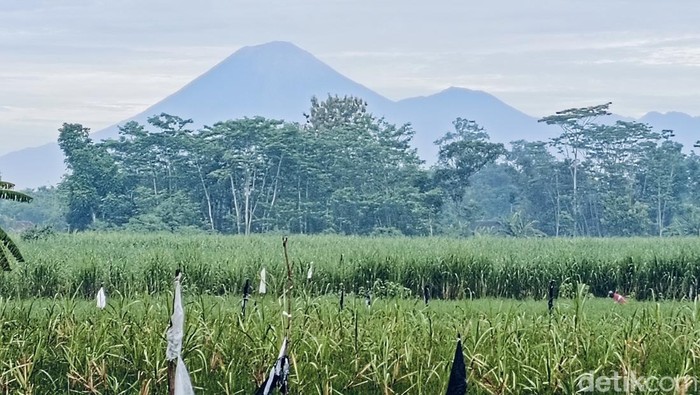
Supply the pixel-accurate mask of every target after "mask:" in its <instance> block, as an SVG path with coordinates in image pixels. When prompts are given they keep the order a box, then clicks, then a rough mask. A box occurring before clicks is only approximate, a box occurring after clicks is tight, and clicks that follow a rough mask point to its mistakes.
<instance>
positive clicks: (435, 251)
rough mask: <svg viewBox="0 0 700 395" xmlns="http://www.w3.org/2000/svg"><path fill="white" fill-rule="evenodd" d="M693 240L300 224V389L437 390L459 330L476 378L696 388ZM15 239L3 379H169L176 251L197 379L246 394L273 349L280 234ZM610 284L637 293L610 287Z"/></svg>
mask: <svg viewBox="0 0 700 395" xmlns="http://www.w3.org/2000/svg"><path fill="white" fill-rule="evenodd" d="M698 244H699V243H698V240H697V239H692V238H686V239H611V240H594V239H576V240H573V239H537V240H515V239H497V238H471V239H467V240H459V239H443V238H435V239H428V238H359V237H340V236H294V237H291V238H290V239H289V255H290V258H291V259H292V262H293V267H294V284H295V286H294V298H293V309H292V316H293V326H292V331H291V341H292V345H291V353H290V357H291V360H292V374H291V388H292V393H295V394H297V393H298V394H417V395H423V394H426V395H427V394H441V393H444V392H445V389H446V386H447V379H448V376H449V368H450V363H451V361H452V357H453V355H454V347H455V338H456V335H457V334H458V333H459V334H461V336H462V339H463V344H464V355H465V360H466V364H467V368H468V379H469V392H468V393H469V394H522V393H533V394H570V393H576V391H577V390H579V389H580V379H581V377H583V376H582V375H585V374H587V373H594V374H596V375H603V376H614V375H618V376H620V377H651V376H654V377H669V378H672V379H673V380H674V382H675V383H676V384H677V388H676V389H675V391H676V393H694V392H696V390H697V389H698V387H697V386H696V385H695V382H694V379H693V378H694V377H696V376H697V375H698V373H697V372H698V369H699V368H700V340H699V339H700V325H699V324H700V302H698V299H697V282H696V278H697V277H698V275H700V269H698V266H700V265H698V263H700V246H699V245H698ZM20 247H21V248H22V250H23V252H24V254H25V257H26V258H27V262H26V263H24V264H15V265H14V270H13V271H12V272H9V273H3V274H2V275H0V295H2V297H1V298H0V364H2V365H1V366H2V368H1V369H0V393H3V394H48V393H50V394H64V393H65V394H68V393H86V394H135V393H138V394H163V393H165V391H166V384H167V380H166V365H167V362H166V361H165V348H166V340H165V330H166V328H167V326H168V321H169V316H170V313H171V309H172V306H171V301H172V278H173V273H174V270H175V269H176V268H182V269H183V271H184V273H185V274H184V280H183V293H184V294H183V296H184V302H185V309H186V331H185V340H184V345H183V358H184V360H185V362H186V364H187V366H188V369H189V370H190V374H191V377H192V381H193V384H194V385H195V387H196V391H197V393H202V394H250V393H252V392H253V390H254V388H255V387H256V385H257V384H259V383H260V382H261V380H263V377H264V375H265V374H266V372H267V370H268V369H269V367H270V365H271V364H272V363H273V362H274V359H275V358H276V356H277V352H278V348H279V346H280V342H281V339H282V337H283V335H284V327H285V324H284V323H285V321H284V318H283V315H282V311H283V300H282V299H280V295H281V294H282V289H283V286H284V282H285V280H286V277H285V276H286V268H285V266H284V265H285V264H284V258H283V250H282V246H281V237H278V236H255V237H226V236H206V235H196V236H187V237H186V236H176V235H158V234H156V235H129V234H78V235H58V236H56V237H54V238H50V239H47V240H43V241H37V242H31V243H22V244H21V245H20ZM310 266H313V277H312V279H311V280H307V279H306V274H307V269H308V268H309V267H310ZM262 267H265V268H266V271H267V273H268V274H267V279H268V293H267V294H266V295H258V294H256V293H255V292H254V293H253V295H252V297H251V299H250V301H249V302H248V308H247V314H246V315H245V316H242V314H241V300H242V294H241V290H242V288H243V283H244V282H245V281H246V279H249V280H251V282H252V284H253V285H254V287H253V288H254V289H257V287H256V285H257V281H258V279H259V277H258V276H259V271H260V269H261V268H262ZM550 279H553V280H555V283H556V285H557V288H558V291H559V297H558V299H557V300H556V301H555V308H554V310H553V312H552V313H551V314H550V313H549V312H548V310H547V303H546V301H545V300H543V297H544V296H545V295H546V292H547V284H548V282H549V280H550ZM102 283H104V286H105V289H106V290H107V294H108V306H107V308H106V309H105V310H98V309H97V308H96V306H95V302H94V296H95V293H96V292H97V289H98V288H99V286H100V284H102ZM424 286H427V287H428V289H429V290H430V296H431V299H430V302H429V304H428V305H426V304H425V303H424V302H423V300H422V290H423V287H424ZM341 289H342V290H344V291H345V292H346V298H345V305H344V308H343V309H342V310H341V309H340V306H339V292H340V290H341ZM609 289H617V290H618V291H620V292H622V293H624V294H626V295H631V296H632V297H631V298H630V302H629V303H628V304H626V305H617V304H615V303H613V301H612V300H611V299H609V298H604V297H603V296H605V294H606V293H607V291H608V290H609ZM368 290H369V291H371V292H370V294H371V295H372V305H371V306H370V307H367V306H366V305H365V295H366V293H367V292H368Z"/></svg>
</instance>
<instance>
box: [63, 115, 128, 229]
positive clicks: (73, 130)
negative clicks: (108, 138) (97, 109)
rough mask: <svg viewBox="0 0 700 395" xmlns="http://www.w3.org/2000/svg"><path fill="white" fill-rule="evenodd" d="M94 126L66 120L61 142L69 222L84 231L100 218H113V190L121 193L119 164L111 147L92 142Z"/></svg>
mask: <svg viewBox="0 0 700 395" xmlns="http://www.w3.org/2000/svg"><path fill="white" fill-rule="evenodd" d="M89 132H90V129H88V128H85V127H83V126H82V125H80V124H68V123H64V124H63V126H62V127H61V128H60V129H59V137H58V145H59V147H61V149H62V150H63V153H64V155H65V162H66V167H67V168H68V171H69V174H67V175H66V176H65V177H64V180H63V181H62V182H61V189H62V190H64V191H65V192H66V196H67V199H68V213H67V218H66V221H67V222H68V225H69V227H70V229H71V230H84V229H86V228H87V227H88V226H90V225H91V224H92V223H94V222H95V221H96V220H97V219H98V218H99V219H102V220H109V219H111V218H110V213H111V209H112V207H111V206H109V205H107V204H105V199H106V198H107V196H108V195H109V194H110V192H114V191H118V192H119V193H121V190H120V188H121V182H120V179H119V174H118V173H117V167H116V165H115V163H114V160H113V158H112V157H111V156H110V155H109V154H108V152H107V150H106V149H105V148H104V147H103V146H101V145H96V144H94V143H93V142H92V140H91V139H90V137H89Z"/></svg>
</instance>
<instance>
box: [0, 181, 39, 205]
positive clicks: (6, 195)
mask: <svg viewBox="0 0 700 395" xmlns="http://www.w3.org/2000/svg"><path fill="white" fill-rule="evenodd" d="M2 183H5V182H4V181H2ZM0 187H2V186H0ZM0 199H4V200H13V201H15V202H25V203H28V202H31V201H32V197H31V196H29V195H26V194H24V193H22V192H17V191H13V190H11V189H6V188H1V189H0Z"/></svg>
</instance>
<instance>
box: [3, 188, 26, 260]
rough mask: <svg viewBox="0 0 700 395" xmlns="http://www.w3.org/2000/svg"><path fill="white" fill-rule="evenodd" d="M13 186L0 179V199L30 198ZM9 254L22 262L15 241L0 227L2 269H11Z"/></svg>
mask: <svg viewBox="0 0 700 395" xmlns="http://www.w3.org/2000/svg"><path fill="white" fill-rule="evenodd" d="M14 187H15V185H14V184H12V183H10V182H7V181H2V180H0V199H2V200H11V201H15V202H30V201H31V200H32V198H31V197H30V196H28V195H26V194H24V193H22V192H17V191H15V190H13V188H14ZM10 256H12V257H14V259H15V260H16V261H17V262H24V257H23V256H22V253H21V252H20V251H19V248H18V247H17V245H16V244H15V242H14V241H12V239H11V238H10V236H9V235H8V234H7V233H6V232H5V231H4V230H3V229H2V228H0V267H2V269H3V270H6V271H8V270H11V268H10Z"/></svg>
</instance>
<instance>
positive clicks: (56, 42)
mask: <svg viewBox="0 0 700 395" xmlns="http://www.w3.org/2000/svg"><path fill="white" fill-rule="evenodd" d="M698 15H700V2H697V1H691V0H675V1H672V2H663V1H658V0H634V1H633V0H629V1H626V0H606V1H603V0H586V1H584V0H559V1H554V0H548V1H547V0H545V1H535V0H533V1H522V0H502V1H499V0H495V1H488V2H476V1H464V0H461V1H433V2H427V1H413V0H382V1H377V0H353V1H350V0H304V1H292V0H272V1H268V0H247V1H231V0H198V1H185V0H149V1H145V0H121V1H115V0H2V2H0V155H2V154H4V153H7V152H9V151H13V150H16V149H19V148H23V147H27V146H35V145H40V144H43V143H46V142H50V141H55V139H56V135H57V132H56V129H57V128H58V127H60V125H61V123H63V122H79V123H82V124H84V125H85V126H88V127H90V128H92V129H93V130H99V129H101V128H103V127H106V126H109V125H111V124H114V123H116V122H118V121H121V120H123V119H125V118H128V117H130V116H132V115H134V114H136V113H138V112H141V111H143V110H144V109H145V108H147V107H148V106H150V105H151V104H154V103H155V102H157V101H159V100H160V99H162V98H164V97H165V96H167V95H169V94H170V93H173V92H174V91H176V90H177V89H179V88H180V87H182V86H183V85H184V84H186V83H187V82H189V81H191V80H192V79H194V78H196V77H197V76H198V75H200V74H202V73H203V72H205V71H206V70H207V69H209V68H210V67H212V66H214V65H215V64H216V63H218V62H219V61H221V60H223V59H224V58H225V57H226V56H228V55H230V54H231V53H232V52H234V51H236V50H237V49H239V48H240V47H242V46H246V45H256V44H261V43H264V42H267V41H273V40H283V41H291V42H293V43H294V44H296V45H298V46H300V47H302V48H304V49H306V50H308V51H309V52H311V53H313V54H314V55H316V56H317V57H318V58H319V59H321V60H322V61H324V62H326V63H328V64H329V65H330V66H331V67H333V68H335V69H336V70H338V71H339V72H341V73H343V74H345V75H346V76H348V77H350V78H352V79H354V80H356V81H357V82H360V83H362V84H364V85H366V86H367V87H369V88H371V89H373V90H375V91H377V92H378V93H380V94H382V95H384V96H387V97H389V98H391V99H401V98H406V97H410V96H416V95H426V94H431V93H435V92H437V91H439V90H442V89H444V88H447V87H449V86H462V87H466V88H470V89H479V90H484V91H487V92H489V93H492V94H494V95H496V96H497V97H499V98H501V99H502V100H504V101H505V102H507V103H508V104H510V105H512V106H514V107H516V108H518V109H520V110H522V111H524V112H526V113H528V114H530V115H533V116H542V115H547V114H550V113H553V112H555V111H557V110H560V109H564V108H567V107H572V106H583V105H589V104H598V103H602V102H606V101H612V102H613V110H614V111H615V112H616V113H619V114H622V115H628V116H641V115H643V114H644V113H646V112H648V111H662V112H665V111H683V112H686V113H689V114H691V115H694V116H698V115H700V78H699V77H700V23H698Z"/></svg>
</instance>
